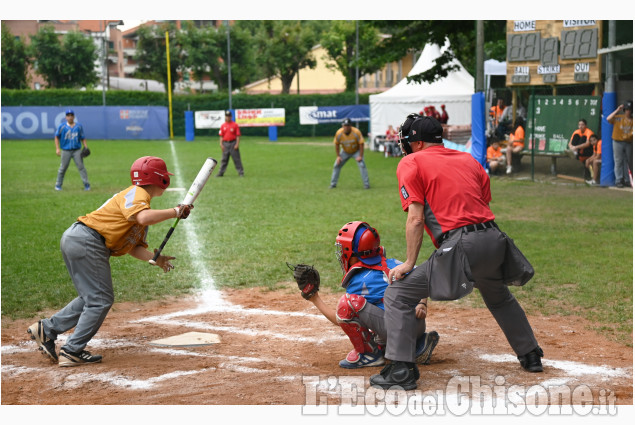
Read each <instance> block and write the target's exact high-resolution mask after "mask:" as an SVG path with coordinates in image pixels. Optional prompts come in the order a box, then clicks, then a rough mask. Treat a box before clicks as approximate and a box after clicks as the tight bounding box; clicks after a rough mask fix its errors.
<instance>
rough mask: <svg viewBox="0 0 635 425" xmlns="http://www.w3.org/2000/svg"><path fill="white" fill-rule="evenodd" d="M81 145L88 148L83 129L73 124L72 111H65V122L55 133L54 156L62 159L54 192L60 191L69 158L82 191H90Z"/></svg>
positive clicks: (79, 125) (76, 123)
mask: <svg viewBox="0 0 635 425" xmlns="http://www.w3.org/2000/svg"><path fill="white" fill-rule="evenodd" d="M82 144H83V145H84V147H85V148H87V147H88V145H87V144H86V137H84V127H82V125H81V124H80V123H78V122H75V112H74V111H73V110H72V109H68V110H67V111H66V122H63V123H62V124H60V126H59V127H57V131H56V132H55V154H56V155H57V156H59V157H61V158H62V160H61V162H60V168H59V169H58V170H57V181H56V182H55V190H62V183H64V175H65V174H66V170H67V169H68V166H69V164H70V163H71V158H73V161H75V165H76V166H77V170H78V171H79V175H80V177H81V178H82V182H83V183H84V190H90V183H89V182H88V173H87V172H86V167H84V160H83V158H82Z"/></svg>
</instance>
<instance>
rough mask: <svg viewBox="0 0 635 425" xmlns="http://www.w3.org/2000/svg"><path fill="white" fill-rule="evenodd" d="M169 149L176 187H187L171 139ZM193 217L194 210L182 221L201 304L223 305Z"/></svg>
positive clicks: (194, 215) (223, 302) (223, 301)
mask: <svg viewBox="0 0 635 425" xmlns="http://www.w3.org/2000/svg"><path fill="white" fill-rule="evenodd" d="M170 149H171V150H172V160H173V164H174V174H175V175H174V180H176V184H177V185H178V187H188V186H186V185H185V184H184V181H183V174H182V173H181V167H180V166H179V159H178V157H177V155H176V148H175V146H174V141H173V140H170ZM201 165H202V164H201ZM194 217H196V212H194V214H193V215H192V218H190V219H189V220H187V223H184V224H185V225H184V226H183V227H184V228H185V233H186V239H187V241H188V249H189V251H190V258H191V259H192V268H193V269H194V270H195V271H196V273H197V275H198V277H199V281H200V283H201V288H202V293H201V301H202V304H203V305H223V304H225V300H223V298H222V295H221V293H220V291H218V290H217V289H216V285H215V284H214V279H213V278H212V276H211V274H210V273H209V271H208V269H207V266H206V265H205V263H204V262H203V261H202V258H205V257H204V256H203V255H202V253H201V246H200V244H199V239H198V234H199V233H198V232H197V231H196V220H195V219H194Z"/></svg>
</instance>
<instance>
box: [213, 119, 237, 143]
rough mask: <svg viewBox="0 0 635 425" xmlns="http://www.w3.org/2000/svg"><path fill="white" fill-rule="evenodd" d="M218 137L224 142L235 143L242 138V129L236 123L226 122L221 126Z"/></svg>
mask: <svg viewBox="0 0 635 425" xmlns="http://www.w3.org/2000/svg"><path fill="white" fill-rule="evenodd" d="M218 135H219V136H220V137H222V138H223V142H233V141H234V140H236V137H238V136H240V127H238V124H236V123H235V122H234V121H230V122H224V123H223V124H222V125H221V126H220V130H219V131H218Z"/></svg>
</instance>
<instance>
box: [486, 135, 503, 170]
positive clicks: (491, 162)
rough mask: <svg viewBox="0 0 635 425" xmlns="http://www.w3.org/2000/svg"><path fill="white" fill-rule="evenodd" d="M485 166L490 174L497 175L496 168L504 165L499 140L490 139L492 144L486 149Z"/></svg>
mask: <svg viewBox="0 0 635 425" xmlns="http://www.w3.org/2000/svg"><path fill="white" fill-rule="evenodd" d="M487 165H488V167H489V171H490V173H491V174H498V167H502V166H504V165H505V157H504V156H503V150H502V149H501V144H500V140H498V139H497V138H496V137H494V138H493V139H492V144H491V146H490V147H489V148H487Z"/></svg>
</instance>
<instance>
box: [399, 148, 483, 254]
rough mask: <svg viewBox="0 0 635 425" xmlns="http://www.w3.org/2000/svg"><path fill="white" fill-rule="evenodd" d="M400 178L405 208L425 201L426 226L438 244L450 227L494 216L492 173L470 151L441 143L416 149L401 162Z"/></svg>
mask: <svg viewBox="0 0 635 425" xmlns="http://www.w3.org/2000/svg"><path fill="white" fill-rule="evenodd" d="M397 180H398V181H399V194H400V197H401V206H402V208H403V210H404V211H408V207H409V206H410V204H411V203H413V202H418V203H419V204H421V205H423V207H424V217H423V218H424V220H425V229H426V232H428V235H430V238H431V239H432V242H433V243H434V245H435V246H436V247H437V248H438V245H437V239H439V237H441V235H442V234H443V233H445V232H447V231H449V230H452V229H456V228H458V227H463V226H467V225H468V224H477V223H484V222H486V221H490V220H494V213H492V210H491V209H490V208H489V202H490V201H491V200H492V193H491V192H490V187H489V177H488V175H487V174H486V173H485V170H484V169H483V167H482V166H481V164H479V163H478V162H477V161H476V160H475V159H474V158H473V157H472V155H470V154H469V153H465V152H459V151H456V150H454V149H447V148H446V147H444V146H443V145H441V144H440V145H439V146H432V147H429V148H427V149H424V150H421V151H418V152H415V153H412V154H410V155H408V156H405V157H404V158H402V159H401V161H400V162H399V165H398V166H397Z"/></svg>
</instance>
